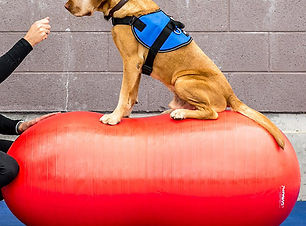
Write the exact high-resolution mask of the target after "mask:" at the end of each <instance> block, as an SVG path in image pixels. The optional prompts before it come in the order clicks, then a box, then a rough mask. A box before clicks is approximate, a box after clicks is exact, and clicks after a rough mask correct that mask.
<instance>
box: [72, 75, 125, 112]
mask: <svg viewBox="0 0 306 226" xmlns="http://www.w3.org/2000/svg"><path fill="white" fill-rule="evenodd" d="M121 79H122V75H121V73H101V72H96V73H92V72H91V73H70V74H69V92H68V110H69V111H79V110H81V111H100V112H111V111H113V110H114V109H115V107H116V106H117V103H118V100H119V94H120V88H121Z"/></svg>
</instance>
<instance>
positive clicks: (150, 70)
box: [142, 64, 153, 75]
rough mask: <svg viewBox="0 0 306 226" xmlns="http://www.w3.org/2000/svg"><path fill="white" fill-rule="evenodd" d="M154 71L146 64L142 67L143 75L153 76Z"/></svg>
mask: <svg viewBox="0 0 306 226" xmlns="http://www.w3.org/2000/svg"><path fill="white" fill-rule="evenodd" d="M152 71H153V68H151V67H150V66H148V65H145V64H144V65H143V66H142V73H143V74H145V75H151V73H152Z"/></svg>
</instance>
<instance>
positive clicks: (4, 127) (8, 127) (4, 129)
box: [0, 115, 20, 135]
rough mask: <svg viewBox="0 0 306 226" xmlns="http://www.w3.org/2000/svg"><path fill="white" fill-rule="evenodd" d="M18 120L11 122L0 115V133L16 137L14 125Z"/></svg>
mask: <svg viewBox="0 0 306 226" xmlns="http://www.w3.org/2000/svg"><path fill="white" fill-rule="evenodd" d="M18 122H20V120H11V119H9V118H6V117H4V116H3V115H0V133H1V134H4V135H17V131H16V125H17V123H18Z"/></svg>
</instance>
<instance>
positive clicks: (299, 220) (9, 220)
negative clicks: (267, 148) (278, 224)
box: [0, 201, 306, 226]
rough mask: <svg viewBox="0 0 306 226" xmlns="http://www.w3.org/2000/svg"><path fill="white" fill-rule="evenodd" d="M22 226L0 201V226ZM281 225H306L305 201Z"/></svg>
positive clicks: (297, 204)
mask: <svg viewBox="0 0 306 226" xmlns="http://www.w3.org/2000/svg"><path fill="white" fill-rule="evenodd" d="M17 225H18V226H22V225H23V224H22V223H21V222H20V221H19V220H18V219H17V218H16V217H15V216H14V215H13V214H12V213H11V211H10V210H9V209H8V208H7V206H6V204H5V202H3V201H1V202H0V226H17ZM282 226H306V202H297V203H296V205H295V207H294V209H293V211H292V212H291V214H290V216H289V217H288V218H287V219H286V221H285V222H284V223H283V224H282Z"/></svg>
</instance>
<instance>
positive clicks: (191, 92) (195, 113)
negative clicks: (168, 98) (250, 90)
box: [170, 75, 227, 119]
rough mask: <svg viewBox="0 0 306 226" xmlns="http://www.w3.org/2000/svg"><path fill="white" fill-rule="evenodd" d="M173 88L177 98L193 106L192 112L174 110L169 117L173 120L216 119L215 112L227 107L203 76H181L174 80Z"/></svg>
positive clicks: (190, 110) (220, 95)
mask: <svg viewBox="0 0 306 226" xmlns="http://www.w3.org/2000/svg"><path fill="white" fill-rule="evenodd" d="M174 88H175V90H174V91H175V93H176V94H177V95H178V97H179V98H180V99H182V100H183V101H186V102H187V103H188V104H190V105H192V106H194V110H193V109H176V110H174V111H173V112H172V113H171V115H170V116H171V117H172V118H173V119H186V118H195V119H217V118H218V113H217V112H220V111H224V110H225V108H226V106H227V103H226V99H225V98H224V96H223V95H222V94H219V93H217V92H216V90H215V88H216V87H213V85H212V84H211V83H210V82H209V80H208V79H205V78H204V77H203V76H198V75H195V76H193V75H188V76H182V77H180V78H178V79H177V80H176V82H175V85H174Z"/></svg>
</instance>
